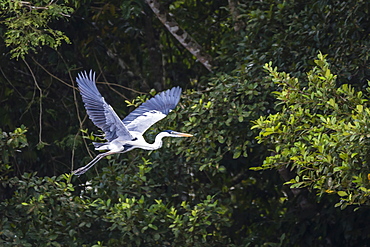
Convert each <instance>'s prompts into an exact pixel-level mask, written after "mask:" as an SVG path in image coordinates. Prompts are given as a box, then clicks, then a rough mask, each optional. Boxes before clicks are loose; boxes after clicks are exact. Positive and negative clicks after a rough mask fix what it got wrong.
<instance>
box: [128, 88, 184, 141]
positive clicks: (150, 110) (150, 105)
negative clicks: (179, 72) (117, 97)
mask: <svg viewBox="0 0 370 247" xmlns="http://www.w3.org/2000/svg"><path fill="white" fill-rule="evenodd" d="M181 91H182V90H181V88H180V87H174V88H172V89H168V90H166V91H164V92H162V93H160V94H157V95H156V96H154V97H153V98H151V99H149V100H147V101H146V102H144V103H143V104H141V105H140V106H139V107H138V108H136V109H135V110H134V111H132V112H131V113H130V114H129V115H128V116H127V117H125V118H124V119H123V120H122V121H123V123H124V124H125V125H126V126H127V128H128V129H129V130H130V131H133V132H138V133H140V134H143V133H144V132H145V131H146V130H147V129H148V128H149V127H150V126H152V125H153V124H155V123H156V122H158V121H159V120H161V119H163V118H165V117H166V116H167V115H168V113H170V111H171V110H172V109H174V108H175V107H176V105H177V104H178V103H179V101H180V96H181Z"/></svg>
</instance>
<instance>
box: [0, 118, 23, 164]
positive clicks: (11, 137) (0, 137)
mask: <svg viewBox="0 0 370 247" xmlns="http://www.w3.org/2000/svg"><path fill="white" fill-rule="evenodd" d="M26 132H27V129H26V127H25V126H23V125H22V126H21V127H19V128H16V129H15V130H14V132H9V133H7V132H3V131H2V130H1V129H0V153H1V158H2V159H1V162H0V164H4V165H9V158H10V157H14V156H15V152H17V151H19V150H18V149H19V148H24V147H26V146H27V145H28V143H27V137H26V135H25V133H26Z"/></svg>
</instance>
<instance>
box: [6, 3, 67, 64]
mask: <svg viewBox="0 0 370 247" xmlns="http://www.w3.org/2000/svg"><path fill="white" fill-rule="evenodd" d="M68 4H69V1H68V0H67V1H63V2H62V3H60V2H54V1H45V0H39V1H33V2H32V3H31V2H26V1H19V0H2V1H1V3H0V6H1V10H0V16H1V17H2V18H4V20H3V21H2V22H3V24H5V26H6V32H5V35H4V40H5V43H6V45H7V46H10V47H11V48H12V50H11V51H10V52H11V53H12V58H17V59H18V58H24V57H25V55H27V54H28V53H29V52H30V51H33V52H35V51H36V49H37V48H38V47H39V46H49V47H51V48H53V49H56V48H58V47H59V46H60V45H61V44H62V42H63V41H65V42H66V43H70V40H69V38H68V37H67V36H65V35H64V33H63V32H62V31H60V30H56V29H52V28H50V27H49V26H48V24H49V23H50V22H52V21H54V20H57V19H60V18H66V17H69V14H71V13H72V11H73V9H72V8H71V7H69V6H68Z"/></svg>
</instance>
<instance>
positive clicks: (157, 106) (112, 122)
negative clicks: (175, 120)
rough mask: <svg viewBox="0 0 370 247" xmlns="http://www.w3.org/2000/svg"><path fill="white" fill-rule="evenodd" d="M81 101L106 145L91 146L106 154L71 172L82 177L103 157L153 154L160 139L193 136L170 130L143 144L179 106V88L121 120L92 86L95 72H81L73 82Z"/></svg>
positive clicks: (143, 104)
mask: <svg viewBox="0 0 370 247" xmlns="http://www.w3.org/2000/svg"><path fill="white" fill-rule="evenodd" d="M76 81H77V85H78V88H79V90H80V94H81V96H82V101H83V102H84V105H85V108H86V112H87V115H88V116H89V118H90V119H91V121H92V122H93V123H94V124H95V125H96V126H97V127H99V128H100V129H101V130H102V131H103V132H104V136H105V139H106V140H107V142H104V143H99V142H93V144H94V146H95V150H108V151H106V152H104V153H100V154H98V155H97V156H96V157H95V158H94V159H92V160H91V161H90V162H89V163H88V164H87V165H85V166H83V167H81V168H79V169H77V170H75V171H73V172H72V173H73V174H74V175H78V176H80V175H82V174H84V173H85V172H86V171H87V170H89V169H90V168H91V167H93V166H94V165H95V164H96V163H97V162H98V161H99V160H101V159H102V158H104V157H105V156H108V155H112V154H117V153H126V152H128V151H131V150H132V149H135V148H141V149H144V150H156V149H159V148H161V147H162V143H163V142H162V139H163V137H191V136H193V135H191V134H186V133H181V132H177V131H173V130H166V131H162V132H160V133H159V134H158V135H157V136H156V137H155V141H154V142H153V143H148V142H146V141H145V139H144V137H143V134H144V132H145V131H146V130H147V129H148V128H149V127H150V126H152V125H153V124H154V123H156V122H158V121H159V120H161V119H163V118H165V117H166V116H167V115H168V114H169V113H170V112H171V111H172V110H173V109H174V108H175V107H176V105H177V104H178V103H179V101H180V96H181V91H182V90H181V88H180V87H173V88H172V89H168V90H166V91H164V92H161V93H159V94H157V95H156V96H154V97H153V98H151V99H149V100H147V101H146V102H144V103H142V104H141V105H140V106H139V107H138V108H136V109H135V110H134V111H132V112H131V113H130V114H129V115H128V116H126V117H125V118H124V119H123V120H121V119H120V118H119V117H118V115H117V113H116V112H115V111H114V110H113V108H112V107H111V106H110V105H109V104H108V103H107V102H106V101H105V99H104V97H103V96H102V95H101V94H100V92H99V90H98V88H97V87H96V83H95V72H93V71H92V70H90V73H89V74H88V73H87V72H86V71H84V72H80V73H79V74H78V75H77V78H76Z"/></svg>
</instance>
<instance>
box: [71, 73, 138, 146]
mask: <svg viewBox="0 0 370 247" xmlns="http://www.w3.org/2000/svg"><path fill="white" fill-rule="evenodd" d="M76 81H77V84H78V88H79V89H80V93H81V96H82V101H83V102H84V103H85V108H86V111H87V114H88V115H89V117H90V119H91V121H93V123H94V124H95V125H96V126H98V127H99V128H101V129H102V130H103V131H104V133H105V138H106V139H107V140H108V141H112V140H114V139H116V138H117V137H120V138H121V139H122V140H128V141H129V140H132V138H133V137H132V136H131V134H130V132H129V130H128V129H127V127H126V126H125V125H124V124H123V122H122V121H121V119H120V118H119V117H118V116H117V114H116V112H115V111H114V110H113V108H112V107H111V106H110V105H109V104H107V102H105V100H104V98H103V97H102V96H101V94H100V93H99V91H98V89H97V87H96V84H95V73H94V72H92V71H90V73H89V75H88V74H87V73H86V71H85V72H84V73H83V72H81V73H79V74H78V76H77V78H76Z"/></svg>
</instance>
